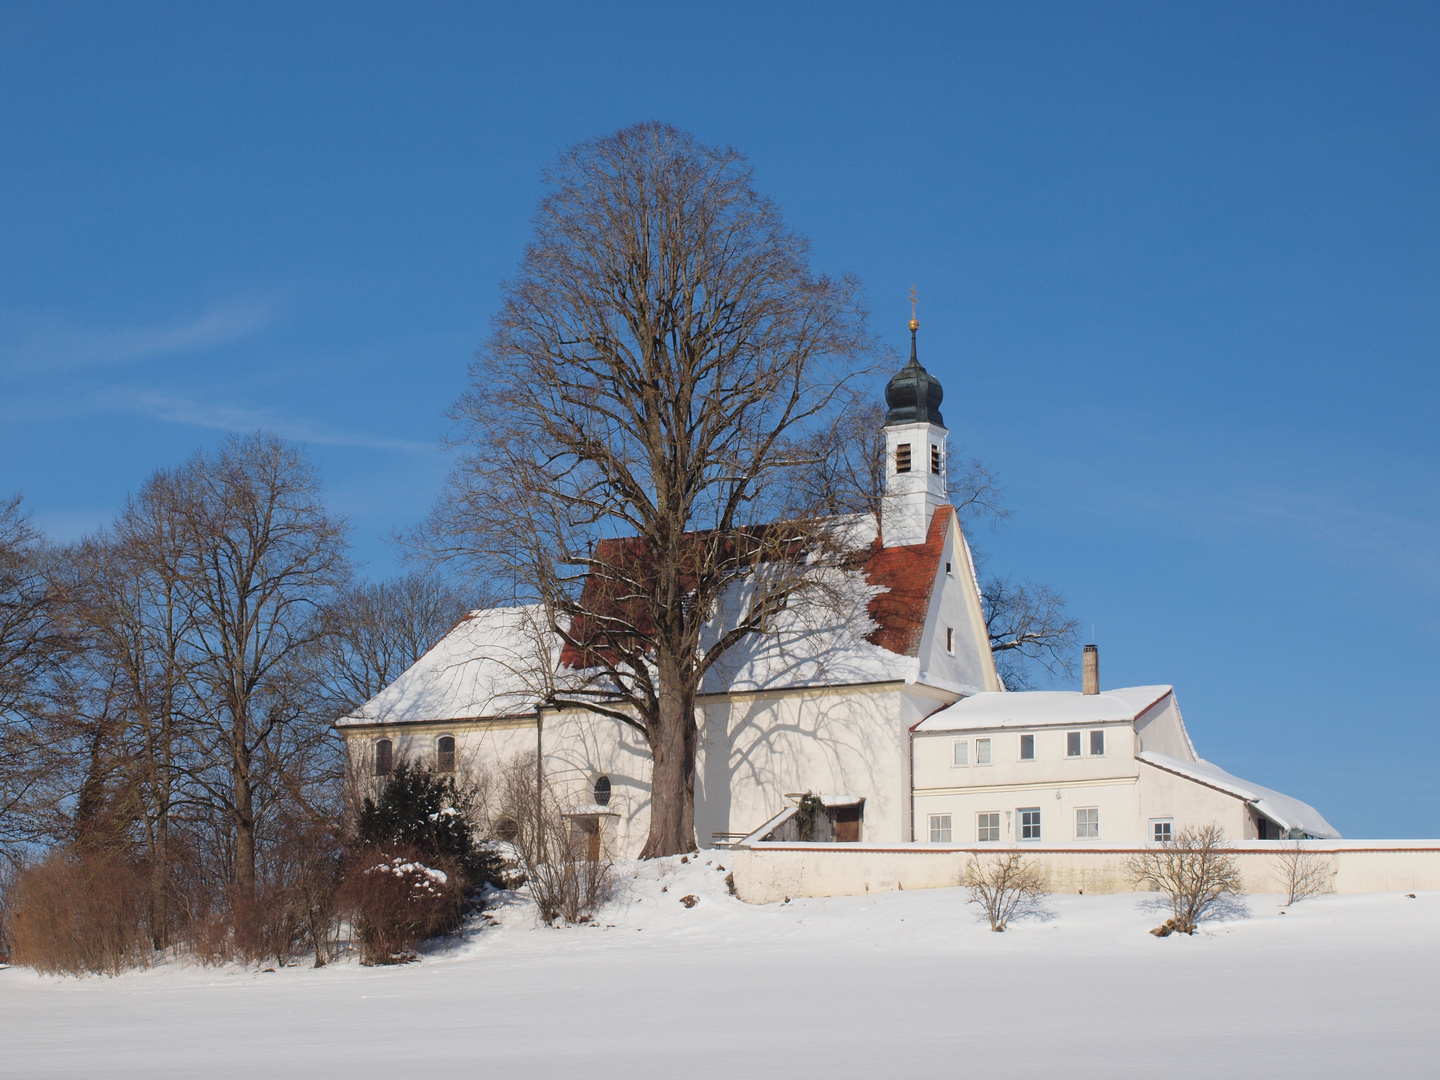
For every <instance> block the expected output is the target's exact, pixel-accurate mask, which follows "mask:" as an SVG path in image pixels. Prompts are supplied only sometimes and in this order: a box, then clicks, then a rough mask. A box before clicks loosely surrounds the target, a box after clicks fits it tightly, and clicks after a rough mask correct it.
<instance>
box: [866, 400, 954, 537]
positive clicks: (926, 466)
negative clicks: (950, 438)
mask: <svg viewBox="0 0 1440 1080" xmlns="http://www.w3.org/2000/svg"><path fill="white" fill-rule="evenodd" d="M946 434H947V432H946V430H945V429H944V428H943V427H939V426H938V425H935V424H901V425H898V426H895V427H886V428H885V495H884V497H883V498H882V500H881V513H880V529H881V535H882V536H883V537H884V545H885V546H886V547H897V546H907V545H910V544H923V543H924V542H925V536H926V534H927V533H928V532H929V529H930V519H931V518H932V517H934V515H935V511H936V509H937V508H939V507H940V506H943V505H944V503H945V468H946V465H947V461H946V458H947V457H948V454H947V453H946V446H945V436H946ZM901 443H909V444H910V462H911V464H910V471H909V472H908V473H897V472H896V471H895V449H896V447H898V446H899V445H900V444H901ZM932 443H934V444H936V445H938V446H939V447H940V474H939V475H938V476H937V475H935V474H934V473H932V472H931V471H930V445H931V444H932Z"/></svg>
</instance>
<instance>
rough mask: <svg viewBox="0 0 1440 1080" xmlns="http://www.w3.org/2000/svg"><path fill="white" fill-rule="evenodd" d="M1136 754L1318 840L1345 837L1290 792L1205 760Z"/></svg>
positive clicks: (1146, 751) (1147, 761)
mask: <svg viewBox="0 0 1440 1080" xmlns="http://www.w3.org/2000/svg"><path fill="white" fill-rule="evenodd" d="M1135 756H1136V757H1138V758H1139V759H1140V760H1141V761H1143V762H1145V763H1146V764H1147V765H1153V766H1154V767H1155V768H1157V769H1164V770H1165V771H1166V772H1172V773H1175V774H1176V775H1177V776H1183V777H1185V778H1186V779H1187V780H1196V781H1199V782H1200V783H1202V784H1206V785H1208V786H1210V787H1213V788H1217V789H1218V790H1220V791H1223V792H1225V793H1226V794H1228V795H1234V796H1235V797H1236V798H1238V799H1243V800H1245V801H1246V802H1248V803H1252V804H1253V805H1254V806H1255V809H1257V810H1259V811H1260V813H1262V814H1264V815H1265V816H1266V817H1267V818H1269V819H1270V820H1271V821H1273V822H1275V824H1277V825H1279V826H1280V827H1281V828H1282V829H1287V830H1288V829H1299V830H1300V831H1301V832H1303V833H1304V834H1305V835H1306V836H1313V837H1314V838H1315V839H1317V840H1339V839H1341V836H1340V833H1339V831H1338V830H1337V829H1336V828H1335V826H1333V825H1331V824H1330V823H1329V822H1328V821H1326V820H1325V818H1324V817H1322V816H1321V814H1320V811H1319V810H1316V809H1315V808H1314V807H1313V806H1311V805H1310V804H1309V803H1305V802H1301V801H1300V800H1299V799H1294V798H1291V797H1290V796H1289V795H1282V794H1281V793H1280V792H1278V791H1272V790H1271V789H1270V788H1266V787H1261V786H1260V785H1259V784H1252V783H1250V781H1248V780H1241V779H1240V778H1239V777H1238V776H1232V775H1230V773H1228V772H1226V771H1225V770H1224V769H1222V768H1220V766H1218V765H1214V764H1211V763H1210V762H1208V761H1204V760H1200V761H1180V760H1178V759H1176V758H1172V757H1166V756H1165V755H1164V754H1156V753H1154V752H1152V751H1149V750H1142V751H1141V752H1140V753H1139V754H1137V755H1135Z"/></svg>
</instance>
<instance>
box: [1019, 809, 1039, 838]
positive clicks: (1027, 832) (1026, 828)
mask: <svg viewBox="0 0 1440 1080" xmlns="http://www.w3.org/2000/svg"><path fill="white" fill-rule="evenodd" d="M1020 839H1021V840H1039V839H1040V808H1039V807H1038V806H1030V807H1021V808H1020Z"/></svg>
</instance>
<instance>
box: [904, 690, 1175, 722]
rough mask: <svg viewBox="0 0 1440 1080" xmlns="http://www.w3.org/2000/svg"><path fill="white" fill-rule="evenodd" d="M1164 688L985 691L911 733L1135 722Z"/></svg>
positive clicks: (1166, 692)
mask: <svg viewBox="0 0 1440 1080" xmlns="http://www.w3.org/2000/svg"><path fill="white" fill-rule="evenodd" d="M1171 691H1172V688H1171V687H1169V686H1125V687H1121V688H1119V689H1117V690H1106V691H1105V692H1104V693H1101V694H1082V693H1080V692H1079V691H1075V690H1020V691H1017V690H1008V691H998V692H997V691H986V692H984V693H981V694H973V695H971V696H970V697H967V698H962V699H961V700H960V701H957V702H955V704H953V705H947V706H946V707H945V708H943V709H941V710H939V711H938V712H935V713H932V714H931V715H930V716H928V717H926V718H925V719H924V720H922V721H920V723H918V724H916V725H915V730H916V731H972V730H983V729H986V728H1025V727H1073V726H1076V725H1082V724H1103V723H1107V722H1112V721H1130V720H1135V719H1137V718H1138V717H1140V716H1142V715H1143V714H1144V713H1146V712H1148V711H1149V710H1150V708H1151V707H1152V706H1154V705H1156V704H1158V703H1159V702H1161V701H1163V700H1164V699H1165V698H1166V696H1168V695H1169V694H1170V693H1171Z"/></svg>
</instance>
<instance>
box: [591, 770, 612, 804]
mask: <svg viewBox="0 0 1440 1080" xmlns="http://www.w3.org/2000/svg"><path fill="white" fill-rule="evenodd" d="M595 805H596V806H609V805H610V777H608V776H597V777H596V778H595Z"/></svg>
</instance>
